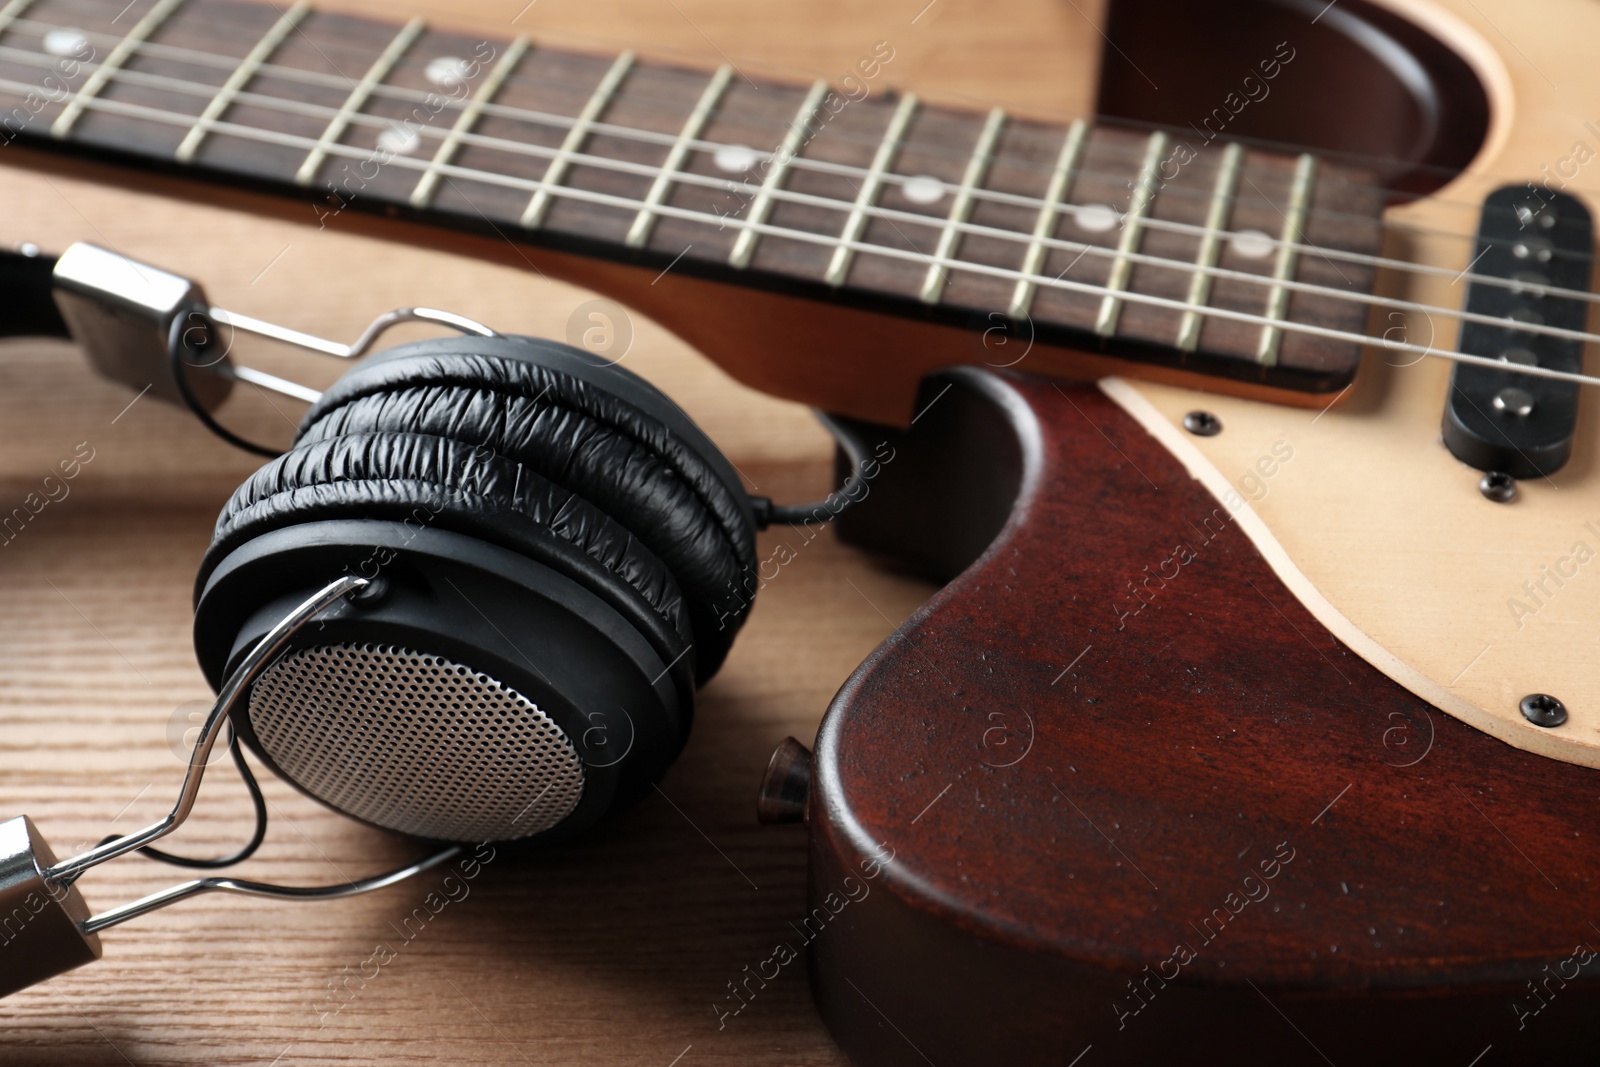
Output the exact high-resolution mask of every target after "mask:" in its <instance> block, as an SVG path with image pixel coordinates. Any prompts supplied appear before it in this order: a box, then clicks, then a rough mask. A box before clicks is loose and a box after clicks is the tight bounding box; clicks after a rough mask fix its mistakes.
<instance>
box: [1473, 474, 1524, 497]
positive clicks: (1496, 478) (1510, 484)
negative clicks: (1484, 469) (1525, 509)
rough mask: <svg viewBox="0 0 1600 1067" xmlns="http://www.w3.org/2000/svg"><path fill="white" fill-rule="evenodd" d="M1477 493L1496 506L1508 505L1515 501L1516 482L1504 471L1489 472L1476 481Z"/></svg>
mask: <svg viewBox="0 0 1600 1067" xmlns="http://www.w3.org/2000/svg"><path fill="white" fill-rule="evenodd" d="M1478 492H1480V493H1482V494H1483V495H1484V497H1485V499H1488V500H1493V501H1494V502H1495V503H1496V504H1509V503H1511V502H1512V501H1513V500H1515V499H1517V480H1516V479H1515V478H1513V477H1511V475H1509V474H1507V473H1506V472H1505V471H1490V472H1489V473H1488V474H1485V475H1484V476H1483V477H1482V478H1479V479H1478Z"/></svg>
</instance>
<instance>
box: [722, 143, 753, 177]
mask: <svg viewBox="0 0 1600 1067" xmlns="http://www.w3.org/2000/svg"><path fill="white" fill-rule="evenodd" d="M758 158H759V157H758V156H757V155H756V150H755V149H754V148H749V147H746V146H745V145H742V144H725V145H723V146H722V147H721V148H719V149H717V150H716V152H715V153H714V154H713V155H712V157H711V162H713V163H715V164H716V165H717V169H718V170H720V171H726V172H727V173H729V174H743V173H744V172H745V171H747V170H749V169H750V168H751V167H753V166H755V165H756V160H757V159H758Z"/></svg>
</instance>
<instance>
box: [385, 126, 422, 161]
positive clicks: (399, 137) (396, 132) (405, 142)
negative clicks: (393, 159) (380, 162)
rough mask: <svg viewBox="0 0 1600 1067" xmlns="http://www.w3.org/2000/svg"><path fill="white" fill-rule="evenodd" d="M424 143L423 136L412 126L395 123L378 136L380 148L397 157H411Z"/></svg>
mask: <svg viewBox="0 0 1600 1067" xmlns="http://www.w3.org/2000/svg"><path fill="white" fill-rule="evenodd" d="M421 143H422V135H421V134H419V133H417V131H416V130H414V129H412V128H411V127H410V126H405V125H402V124H401V123H398V122H396V123H393V124H391V125H390V126H388V127H386V128H385V129H384V131H383V132H382V133H380V134H378V147H379V148H381V149H383V150H384V151H385V152H393V153H394V154H395V155H397V156H406V155H410V154H411V153H412V152H415V151H416V150H417V145H419V144H421Z"/></svg>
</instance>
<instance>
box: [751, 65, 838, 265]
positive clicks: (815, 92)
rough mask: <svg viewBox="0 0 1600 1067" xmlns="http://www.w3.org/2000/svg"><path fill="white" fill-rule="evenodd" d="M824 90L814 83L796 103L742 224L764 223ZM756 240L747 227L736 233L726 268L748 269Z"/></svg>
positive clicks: (820, 101) (818, 83)
mask: <svg viewBox="0 0 1600 1067" xmlns="http://www.w3.org/2000/svg"><path fill="white" fill-rule="evenodd" d="M827 91H828V83H827V82H825V81H817V82H815V83H813V84H812V86H811V90H810V91H809V92H808V93H806V95H805V99H804V100H802V101H801V102H800V110H799V111H798V112H796V113H795V117H794V121H793V122H791V123H790V124H789V132H788V133H786V134H784V137H783V143H782V144H780V145H778V150H777V151H776V152H774V153H773V155H772V158H771V160H770V161H769V162H768V165H767V177H766V180H765V181H763V182H762V183H761V189H760V191H759V192H757V193H756V195H755V199H754V200H752V201H750V212H749V214H747V215H746V216H745V219H746V221H748V222H753V223H755V224H756V225H757V226H759V225H761V224H762V223H764V222H766V221H767V213H768V212H770V211H771V210H772V194H773V192H774V191H776V190H777V189H778V188H779V187H780V186H781V185H782V184H783V176H784V174H785V173H786V172H787V171H788V169H789V163H790V161H791V160H793V159H794V157H795V156H796V155H797V154H798V153H799V151H800V148H801V146H802V145H803V144H804V138H805V136H806V128H807V127H808V126H809V125H810V124H811V120H812V119H813V118H815V117H816V114H817V109H818V108H819V107H821V106H822V98H823V96H824V95H825V94H826V93H827ZM757 240H758V236H757V233H756V231H755V230H753V229H748V228H747V229H744V230H740V231H739V236H738V237H737V238H735V240H734V242H733V251H732V252H731V253H730V254H729V255H728V265H729V266H731V267H737V268H739V269H740V270H743V269H744V268H745V267H748V266H749V265H750V260H751V259H753V258H754V257H755V254H756V241H757Z"/></svg>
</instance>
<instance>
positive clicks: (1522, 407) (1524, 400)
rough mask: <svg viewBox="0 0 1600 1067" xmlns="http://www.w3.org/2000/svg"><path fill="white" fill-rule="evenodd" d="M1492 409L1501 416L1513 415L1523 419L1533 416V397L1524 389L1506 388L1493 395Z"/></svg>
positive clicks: (1511, 386)
mask: <svg viewBox="0 0 1600 1067" xmlns="http://www.w3.org/2000/svg"><path fill="white" fill-rule="evenodd" d="M1494 409H1495V410H1496V411H1498V412H1500V413H1501V414H1502V415H1515V416H1516V417H1517V418H1519V419H1525V418H1527V417H1528V416H1529V415H1532V414H1533V395H1532V394H1531V393H1529V392H1528V391H1527V390H1526V389H1518V388H1517V387H1516V386H1514V385H1510V386H1507V387H1506V388H1504V389H1502V390H1500V391H1499V392H1498V393H1496V394H1494Z"/></svg>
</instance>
